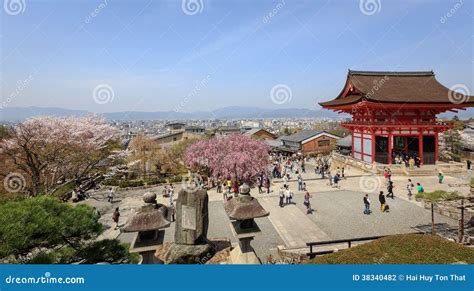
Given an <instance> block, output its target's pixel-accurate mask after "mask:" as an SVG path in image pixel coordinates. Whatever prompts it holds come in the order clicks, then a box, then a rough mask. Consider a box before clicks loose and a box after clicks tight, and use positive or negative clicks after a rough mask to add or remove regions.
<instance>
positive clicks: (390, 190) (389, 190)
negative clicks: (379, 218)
mask: <svg viewBox="0 0 474 291" xmlns="http://www.w3.org/2000/svg"><path fill="white" fill-rule="evenodd" d="M393 187H394V186H393V182H392V181H388V186H387V198H388V197H390V198H392V199H395V198H394V195H393Z"/></svg>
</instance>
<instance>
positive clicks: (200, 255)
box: [165, 244, 216, 264]
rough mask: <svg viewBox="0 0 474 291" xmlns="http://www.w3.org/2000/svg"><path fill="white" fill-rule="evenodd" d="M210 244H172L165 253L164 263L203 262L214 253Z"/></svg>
mask: <svg viewBox="0 0 474 291" xmlns="http://www.w3.org/2000/svg"><path fill="white" fill-rule="evenodd" d="M215 253H216V252H215V249H214V247H213V246H212V245H211V244H200V245H184V244H172V245H171V247H170V248H169V250H168V252H167V253H166V257H165V263H166V264H205V263H206V262H207V261H209V260H210V259H211V258H212V257H213V256H214V254H215Z"/></svg>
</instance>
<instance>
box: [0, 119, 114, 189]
mask: <svg viewBox="0 0 474 291" xmlns="http://www.w3.org/2000/svg"><path fill="white" fill-rule="evenodd" d="M117 134H118V131H117V129H115V128H113V127H112V126H110V125H108V124H107V123H106V122H105V120H104V119H103V118H100V117H97V116H94V115H91V116H86V117H67V118H62V117H50V116H46V117H37V118H32V119H29V120H27V121H25V122H23V123H20V124H18V125H16V126H14V127H13V128H12V129H11V130H10V132H9V135H8V138H6V139H4V140H2V141H1V142H0V149H1V150H2V151H3V152H4V154H5V155H6V156H7V158H8V159H9V160H10V161H11V162H12V163H13V164H14V165H15V167H16V168H17V169H19V170H21V172H22V173H23V174H24V175H26V176H27V177H28V178H29V179H28V180H29V181H28V182H29V183H30V184H31V185H29V186H28V187H27V188H28V190H29V192H30V194H31V195H36V194H38V193H40V192H43V193H48V192H49V191H50V190H51V189H52V187H53V186H57V184H58V181H59V180H67V179H69V180H71V179H76V180H77V179H80V178H82V177H84V175H87V174H88V173H89V172H90V170H91V169H92V168H93V167H94V166H95V165H97V163H99V162H100V161H101V160H103V159H104V158H106V157H107V156H108V155H109V154H110V150H109V149H108V147H109V146H110V144H111V142H112V141H114V140H116V138H117V137H118V135H117Z"/></svg>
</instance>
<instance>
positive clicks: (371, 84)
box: [319, 70, 474, 107]
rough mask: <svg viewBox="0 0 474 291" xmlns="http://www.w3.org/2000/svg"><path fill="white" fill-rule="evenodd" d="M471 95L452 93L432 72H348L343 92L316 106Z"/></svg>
mask: <svg viewBox="0 0 474 291" xmlns="http://www.w3.org/2000/svg"><path fill="white" fill-rule="evenodd" d="M453 99H454V100H465V103H473V104H474V96H465V95H462V94H461V93H458V92H455V91H451V90H450V89H448V88H446V87H445V86H443V85H442V84H441V83H439V82H438V80H436V78H435V74H434V73H433V72H432V71H428V72H425V71H422V72H372V71H350V70H349V73H348V75H347V81H346V84H345V86H344V89H343V90H342V92H341V93H340V94H339V96H337V97H336V98H335V99H333V100H331V101H327V102H321V103H319V104H320V105H321V106H323V107H332V106H339V105H347V104H354V103H357V102H359V101H365V100H366V101H371V102H381V103H453V102H452V100H453Z"/></svg>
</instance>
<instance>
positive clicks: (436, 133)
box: [434, 132, 438, 163]
mask: <svg viewBox="0 0 474 291" xmlns="http://www.w3.org/2000/svg"><path fill="white" fill-rule="evenodd" d="M434 138H435V163H436V162H437V161H438V132H435V134H434Z"/></svg>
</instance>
